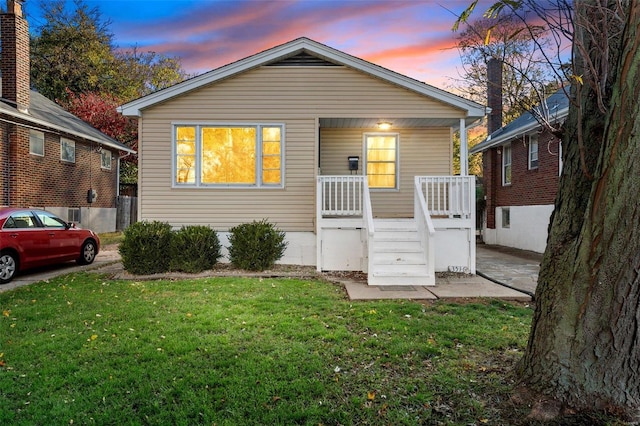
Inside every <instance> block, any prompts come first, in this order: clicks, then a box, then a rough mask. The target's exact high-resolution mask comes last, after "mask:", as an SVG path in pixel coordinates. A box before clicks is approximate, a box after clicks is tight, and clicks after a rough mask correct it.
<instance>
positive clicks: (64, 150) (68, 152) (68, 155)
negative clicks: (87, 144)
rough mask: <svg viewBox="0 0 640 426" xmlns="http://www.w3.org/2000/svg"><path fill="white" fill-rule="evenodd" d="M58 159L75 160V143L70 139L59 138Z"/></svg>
mask: <svg viewBox="0 0 640 426" xmlns="http://www.w3.org/2000/svg"><path fill="white" fill-rule="evenodd" d="M60 159H61V160H62V161H66V162H68V163H75V162H76V143H75V141H72V140H70V139H65V138H60Z"/></svg>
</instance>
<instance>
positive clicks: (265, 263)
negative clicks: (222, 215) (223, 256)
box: [229, 219, 287, 271]
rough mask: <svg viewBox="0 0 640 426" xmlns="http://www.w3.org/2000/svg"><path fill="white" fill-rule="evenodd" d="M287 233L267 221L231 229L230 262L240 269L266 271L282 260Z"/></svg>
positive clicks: (254, 222) (244, 224)
mask: <svg viewBox="0 0 640 426" xmlns="http://www.w3.org/2000/svg"><path fill="white" fill-rule="evenodd" d="M284 237H285V233H284V232H282V231H280V230H278V229H276V228H275V226H274V225H272V224H270V223H268V222H267V221H266V219H263V220H261V221H260V222H257V221H253V222H252V223H243V224H241V225H238V226H235V227H233V228H231V231H230V234H229V243H230V246H229V260H230V261H231V263H232V264H233V265H234V266H235V267H236V268H240V269H246V270H249V271H264V270H265V269H269V268H271V267H273V265H274V264H275V263H276V261H278V260H280V259H281V258H282V256H283V255H284V250H285V249H286V248H287V243H286V242H285V241H284Z"/></svg>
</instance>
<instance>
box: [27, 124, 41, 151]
mask: <svg viewBox="0 0 640 426" xmlns="http://www.w3.org/2000/svg"><path fill="white" fill-rule="evenodd" d="M29 154H34V155H39V156H44V132H41V131H39V130H33V129H30V130H29Z"/></svg>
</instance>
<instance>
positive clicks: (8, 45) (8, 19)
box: [0, 0, 30, 113]
mask: <svg viewBox="0 0 640 426" xmlns="http://www.w3.org/2000/svg"><path fill="white" fill-rule="evenodd" d="M23 4H24V0H7V11H6V12H5V13H2V14H1V15H0V41H1V45H0V48H1V49H2V52H1V54H0V73H2V98H3V100H4V101H5V102H6V101H9V103H11V104H15V105H16V107H17V108H18V110H19V111H21V112H25V113H26V112H28V109H29V89H30V80H29V67H30V60H29V24H27V20H26V19H25V18H24V16H23V15H22V5H23Z"/></svg>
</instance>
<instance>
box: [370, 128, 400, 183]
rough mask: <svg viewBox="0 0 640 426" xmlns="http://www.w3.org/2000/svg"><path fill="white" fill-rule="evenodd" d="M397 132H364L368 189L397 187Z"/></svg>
mask: <svg viewBox="0 0 640 426" xmlns="http://www.w3.org/2000/svg"><path fill="white" fill-rule="evenodd" d="M398 144H399V135H398V134H397V133H365V134H364V157H365V171H366V174H367V179H368V183H369V188H370V189H398Z"/></svg>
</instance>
